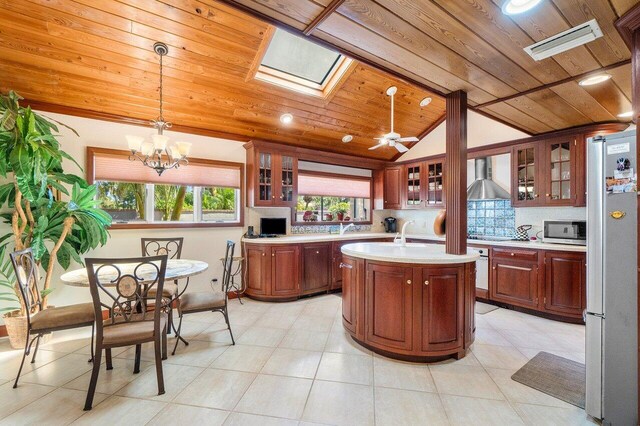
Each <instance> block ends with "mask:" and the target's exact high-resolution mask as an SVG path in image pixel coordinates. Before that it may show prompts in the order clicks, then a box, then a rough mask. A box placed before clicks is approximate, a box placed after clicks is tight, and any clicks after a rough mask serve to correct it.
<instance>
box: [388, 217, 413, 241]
mask: <svg viewBox="0 0 640 426" xmlns="http://www.w3.org/2000/svg"><path fill="white" fill-rule="evenodd" d="M413 223H416V222H415V220H408V221H406V222H405V223H404V224H403V225H402V232H401V233H400V236H399V237H398V235H397V234H396V237H395V238H394V239H393V242H394V243H396V244H401V245H403V246H404V245H406V244H407V234H406V230H407V226H408V225H411V224H413Z"/></svg>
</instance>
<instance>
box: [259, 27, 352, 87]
mask: <svg viewBox="0 0 640 426" xmlns="http://www.w3.org/2000/svg"><path fill="white" fill-rule="evenodd" d="M265 39H266V42H267V43H269V45H268V47H267V49H266V51H265V53H264V56H263V57H262V61H261V62H260V65H259V67H258V70H257V72H256V75H255V78H256V79H258V80H262V81H266V82H268V83H271V84H276V85H279V86H283V87H286V88H288V89H291V90H295V91H298V92H302V93H306V94H308V95H313V96H318V97H326V96H328V94H329V93H330V92H331V91H332V90H333V88H334V87H335V86H336V84H337V83H338V82H339V81H340V79H341V78H342V76H343V75H344V74H345V72H346V71H347V70H348V69H349V68H350V66H351V64H352V62H353V61H352V60H351V59H349V58H347V57H345V56H343V55H341V54H340V53H338V52H334V51H333V50H330V49H327V48H326V47H323V46H320V45H317V44H315V43H313V42H311V41H309V40H307V39H305V38H302V37H298V36H296V35H293V34H290V33H288V32H286V31H284V30H281V29H276V30H275V32H274V33H273V37H271V39H270V40H268V37H266V38H265Z"/></svg>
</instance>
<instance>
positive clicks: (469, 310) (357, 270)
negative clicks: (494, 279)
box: [340, 242, 478, 362]
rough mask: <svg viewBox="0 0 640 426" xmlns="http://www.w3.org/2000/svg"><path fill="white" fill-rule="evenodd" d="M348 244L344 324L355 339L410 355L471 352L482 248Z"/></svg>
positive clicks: (383, 350)
mask: <svg viewBox="0 0 640 426" xmlns="http://www.w3.org/2000/svg"><path fill="white" fill-rule="evenodd" d="M341 250H342V262H341V264H340V268H341V269H342V322H343V325H344V328H345V329H346V330H347V332H348V333H349V334H350V335H351V336H352V337H353V339H354V340H355V341H356V342H358V343H359V344H361V345H362V346H364V347H366V348H368V349H371V350H372V351H374V352H377V353H380V354H382V355H385V356H388V357H392V358H397V359H403V360H408V361H417V362H426V361H433V360H438V359H442V358H445V357H449V356H453V357H455V358H458V359H459V358H462V357H464V356H465V354H466V350H467V349H468V348H469V346H470V345H471V344H472V343H473V340H474V332H475V318H474V304H475V272H476V268H475V262H476V260H477V259H478V255H477V254H476V253H471V252H470V253H468V254H466V255H451V254H447V253H445V250H444V246H442V245H437V244H416V243H408V244H404V245H403V244H395V243H371V242H368V243H355V244H347V245H344V246H343V247H342V249H341Z"/></svg>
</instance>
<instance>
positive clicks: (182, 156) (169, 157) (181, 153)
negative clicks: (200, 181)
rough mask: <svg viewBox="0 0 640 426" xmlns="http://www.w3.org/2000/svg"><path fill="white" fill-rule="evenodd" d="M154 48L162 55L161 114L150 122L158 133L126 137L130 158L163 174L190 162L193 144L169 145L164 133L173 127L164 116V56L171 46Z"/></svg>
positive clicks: (160, 45)
mask: <svg viewBox="0 0 640 426" xmlns="http://www.w3.org/2000/svg"><path fill="white" fill-rule="evenodd" d="M153 50H154V51H155V52H156V53H157V54H158V55H159V56H160V115H159V116H158V118H156V119H155V120H152V121H151V122H150V124H151V126H153V127H154V128H155V129H157V131H158V133H157V134H153V135H151V141H150V142H145V138H143V137H142V136H134V135H126V138H127V143H128V145H129V150H130V151H131V155H129V160H131V161H136V160H139V161H141V162H142V164H144V165H145V166H147V167H150V168H152V169H154V170H155V171H156V172H157V173H158V176H161V175H162V173H163V172H164V171H165V170H168V169H177V168H178V167H180V166H186V165H187V164H189V160H187V155H189V151H190V149H191V144H190V143H189V142H176V143H175V145H173V146H168V143H169V137H168V136H165V135H163V134H162V132H163V131H164V130H167V129H170V128H171V123H169V122H167V121H165V120H164V117H163V116H162V57H163V56H165V55H166V54H167V52H169V48H168V47H167V45H166V44H164V43H160V42H157V43H155V44H154V45H153Z"/></svg>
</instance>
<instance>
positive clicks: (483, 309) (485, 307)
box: [476, 302, 498, 315]
mask: <svg viewBox="0 0 640 426" xmlns="http://www.w3.org/2000/svg"><path fill="white" fill-rule="evenodd" d="M496 309H498V306H494V305H489V304H488V303H482V302H476V314H480V315H484V314H488V313H489V312H491V311H495V310H496Z"/></svg>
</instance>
